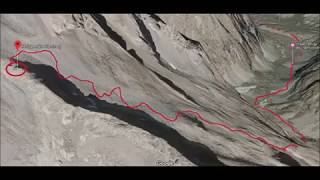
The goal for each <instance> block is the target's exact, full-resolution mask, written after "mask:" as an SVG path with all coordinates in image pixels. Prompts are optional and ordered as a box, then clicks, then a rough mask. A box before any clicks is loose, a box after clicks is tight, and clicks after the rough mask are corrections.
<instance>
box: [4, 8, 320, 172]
mask: <svg viewBox="0 0 320 180" xmlns="http://www.w3.org/2000/svg"><path fill="white" fill-rule="evenodd" d="M317 27H319V15H287V16H284V15H253V14H252V15H239V14H238V15H234V14H232V15H227V14H214V15H209V14H205V15H202V14H157V15H156V14H152V15H150V14H90V15H89V14H81V15H80V14H66V15H62V14H61V15H60V14H55V15H49V14H47V15H14V14H11V15H1V165H112V166H113V165H114V166H121V165H139V166H140V165H150V166H156V165H174V166H195V165H213V166H244V165H250V166H259V165H264V166H287V165H288V166H300V165H301V166H317V165H319V162H320V160H319V28H317ZM275 28H278V29H279V30H274V29H275ZM280 29H281V30H280ZM287 32H292V33H295V34H296V35H297V36H299V37H300V38H301V39H302V40H301V43H304V45H305V46H304V47H303V48H302V49H300V50H303V55H301V54H299V52H300V53H301V51H298V50H296V51H294V54H293V55H294V57H296V59H295V66H294V81H293V83H291V84H290V86H289V90H288V91H287V92H285V93H282V94H280V95H279V96H275V97H272V98H270V99H269V101H267V103H266V104H265V106H266V107H268V108H271V109H273V110H274V111H276V112H277V113H279V114H281V116H283V117H284V118H285V119H286V120H288V121H289V122H290V123H291V124H292V125H294V127H296V128H297V129H298V130H299V131H300V132H302V133H303V134H304V135H305V137H306V142H303V141H302V140H301V139H300V138H299V136H298V135H297V134H295V133H294V132H293V131H292V130H291V129H290V128H288V126H286V125H285V124H283V123H282V122H280V121H279V120H278V119H277V118H275V117H274V116H273V115H272V114H270V113H268V112H265V111H261V109H259V108H257V107H256V106H255V105H254V104H253V100H254V97H255V96H257V95H259V94H264V93H267V92H270V91H272V90H274V89H277V88H280V87H282V86H283V83H285V82H286V81H288V79H289V65H290V62H291V55H292V54H291V53H292V52H291V51H290V49H289V48H288V46H289V44H290V43H291V41H292V39H291V38H290V37H288V36H287ZM16 39H20V40H21V41H22V43H23V46H22V49H25V50H30V51H34V50H41V49H43V48H39V47H36V46H37V45H51V48H49V49H50V50H51V51H52V52H54V54H55V56H56V58H57V59H58V60H59V69H60V72H61V74H62V75H63V76H65V77H66V76H68V75H74V76H77V77H79V78H81V79H89V80H91V81H93V82H94V83H95V86H96V91H97V92H99V93H101V94H102V93H103V92H110V91H111V90H112V89H114V88H115V87H121V95H120V93H119V91H114V93H113V94H112V96H110V97H107V96H104V97H101V98H98V97H96V94H95V93H94V92H93V91H92V86H90V85H89V84H88V83H83V82H80V81H78V80H75V79H64V80H62V79H59V76H57V72H56V64H55V62H54V61H53V60H52V56H50V54H49V53H39V54H21V55H19V57H18V60H19V61H21V62H23V63H25V65H27V66H28V69H29V72H28V73H26V74H24V75H23V76H19V77H12V76H9V75H8V74H7V73H6V71H5V70H4V69H5V66H6V65H7V64H8V61H9V60H8V57H10V56H12V55H14V54H16V53H17V50H16V49H14V47H13V42H14V41H15V40H16ZM299 43H300V42H299ZM314 44H315V45H314ZM44 49H45V48H44ZM47 49H48V48H47ZM121 96H123V97H124V98H125V100H126V102H128V104H129V105H136V104H139V103H141V102H146V103H148V104H149V105H150V106H152V108H153V109H156V110H157V111H158V112H161V113H162V114H165V115H166V116H167V117H170V118H171V119H174V118H175V117H176V116H177V114H176V112H178V111H182V110H185V109H192V110H193V111H196V112H197V113H199V114H201V117H204V118H205V119H206V120H208V121H210V122H220V123H224V124H227V125H228V126H229V127H232V128H236V129H242V130H244V131H246V132H250V133H251V134H254V135H255V136H256V137H263V138H264V139H267V141H268V142H271V143H272V144H275V145H277V146H280V147H284V146H287V145H288V144H290V143H295V144H297V145H298V146H297V147H295V148H288V150H287V151H281V150H279V149H278V150H277V149H274V148H272V147H271V146H270V145H268V144H267V143H265V142H264V141H261V140H257V139H252V138H250V137H249V138H248V136H247V135H245V134H243V133H242V132H239V131H233V132H231V131H230V130H228V129H227V128H225V127H223V126H221V125H220V126H219V125H212V124H210V123H206V122H205V121H201V120H199V117H197V116H195V115H194V114H192V113H186V112H184V113H182V115H181V116H179V118H178V119H177V121H175V122H170V121H166V120H165V119H164V118H163V117H162V116H161V115H159V114H157V113H154V112H152V111H150V108H147V107H146V106H140V107H138V108H135V109H132V108H128V107H127V106H126V105H125V104H124V103H123V101H122V100H121Z"/></svg>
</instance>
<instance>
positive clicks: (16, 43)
mask: <svg viewBox="0 0 320 180" xmlns="http://www.w3.org/2000/svg"><path fill="white" fill-rule="evenodd" d="M21 45H22V43H21V41H20V40H19V39H18V40H16V41H15V42H14V46H15V47H16V49H17V51H19V49H20V48H21Z"/></svg>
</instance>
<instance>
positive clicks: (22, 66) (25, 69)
mask: <svg viewBox="0 0 320 180" xmlns="http://www.w3.org/2000/svg"><path fill="white" fill-rule="evenodd" d="M16 64H18V65H19V67H21V68H22V72H18V73H17V72H12V70H11V69H10V67H11V66H13V65H16ZM5 70H6V72H7V74H9V75H10V76H13V77H18V76H22V75H24V74H25V73H26V72H28V67H27V66H26V65H25V64H23V63H22V62H14V61H11V62H10V63H9V64H7V65H6V67H5Z"/></svg>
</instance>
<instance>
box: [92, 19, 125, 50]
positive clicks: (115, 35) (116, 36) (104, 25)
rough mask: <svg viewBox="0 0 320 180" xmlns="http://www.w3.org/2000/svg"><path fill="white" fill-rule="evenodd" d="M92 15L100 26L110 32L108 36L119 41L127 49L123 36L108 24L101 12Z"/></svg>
mask: <svg viewBox="0 0 320 180" xmlns="http://www.w3.org/2000/svg"><path fill="white" fill-rule="evenodd" d="M91 17H92V18H93V19H94V20H95V21H96V22H97V23H98V24H99V25H100V27H101V28H102V29H103V30H104V31H105V32H106V33H107V34H108V36H109V37H110V38H111V39H112V40H113V41H115V42H117V43H118V44H119V45H120V46H121V47H122V48H123V49H125V50H126V49H127V43H126V41H125V40H123V38H122V37H121V36H120V35H119V34H118V33H117V32H115V31H113V30H112V29H111V27H110V26H108V24H107V21H106V19H105V18H104V17H103V16H102V15H100V14H92V15H91Z"/></svg>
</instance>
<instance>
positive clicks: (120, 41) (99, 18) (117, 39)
mask: <svg viewBox="0 0 320 180" xmlns="http://www.w3.org/2000/svg"><path fill="white" fill-rule="evenodd" d="M91 16H92V18H93V19H94V20H95V21H96V22H97V23H98V24H99V26H100V27H101V28H102V29H103V30H104V32H105V33H107V34H108V36H109V37H110V38H111V39H112V40H113V41H114V42H116V43H117V44H119V45H120V46H121V47H122V48H123V49H124V50H126V51H127V52H128V53H129V54H130V55H131V56H133V57H134V58H135V59H136V60H137V61H138V62H139V63H140V64H142V65H144V63H143V60H142V58H141V57H139V56H138V54H137V53H136V51H135V50H134V49H129V50H127V43H126V41H125V40H124V39H123V38H122V36H120V35H119V34H118V33H117V32H115V31H113V30H112V28H111V27H110V26H109V25H108V23H107V20H106V19H105V18H104V17H103V16H102V15H100V14H91Z"/></svg>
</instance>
